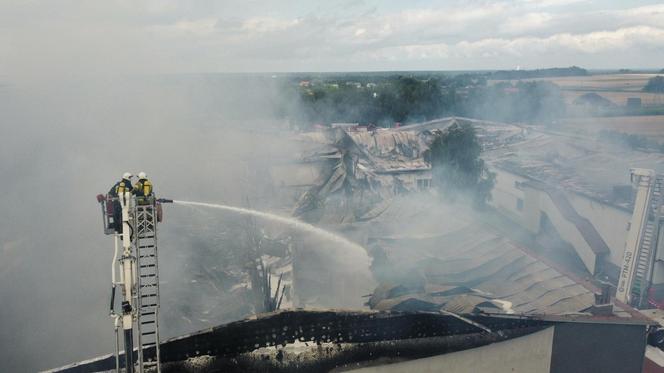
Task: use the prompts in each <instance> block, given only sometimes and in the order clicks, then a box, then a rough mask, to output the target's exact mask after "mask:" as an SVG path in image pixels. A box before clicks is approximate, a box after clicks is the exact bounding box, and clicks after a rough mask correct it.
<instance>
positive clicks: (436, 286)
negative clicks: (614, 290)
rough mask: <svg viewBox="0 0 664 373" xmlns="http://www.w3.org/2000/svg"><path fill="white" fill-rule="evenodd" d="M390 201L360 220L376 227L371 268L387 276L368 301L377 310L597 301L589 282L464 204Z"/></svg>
mask: <svg viewBox="0 0 664 373" xmlns="http://www.w3.org/2000/svg"><path fill="white" fill-rule="evenodd" d="M431 198H436V197H433V196H431ZM387 205H388V207H387V208H386V209H384V210H383V211H382V213H380V214H378V215H377V216H375V217H374V218H372V219H370V220H368V221H367V222H366V223H357V224H365V225H367V230H369V231H370V232H371V233H370V236H369V237H368V241H369V242H370V248H369V250H370V251H371V252H372V254H373V257H374V264H373V265H374V268H373V270H374V273H376V276H377V277H379V280H382V284H381V286H379V288H378V289H377V291H376V292H375V293H374V295H373V296H372V298H371V299H370V301H369V305H370V306H371V307H372V308H374V309H378V310H385V309H392V310H437V309H443V310H446V311H450V312H455V313H470V312H475V311H479V310H481V311H484V312H491V313H517V314H565V313H574V312H583V311H585V310H587V309H589V308H590V307H591V306H592V305H593V303H594V293H593V291H591V290H590V289H589V288H587V287H586V286H584V285H583V284H581V283H579V282H577V281H576V280H575V279H572V278H570V277H568V276H567V275H566V274H563V273H561V272H560V271H559V270H557V269H555V268H553V267H551V266H550V265H549V264H548V263H545V262H544V261H542V260H541V259H540V258H539V257H537V256H536V255H533V253H531V252H529V251H528V250H526V249H524V248H522V247H521V246H519V245H518V244H516V243H515V242H513V241H511V240H510V239H508V238H506V237H503V236H501V235H500V234H499V233H498V232H496V231H495V230H494V229H492V228H491V227H490V226H489V225H487V224H484V223H482V222H481V221H480V220H478V219H477V218H476V217H474V216H472V215H471V214H472V213H471V212H470V211H465V210H466V209H465V208H464V207H463V206H454V205H443V204H442V203H441V205H440V206H436V207H432V206H431V205H430V203H427V201H425V200H422V198H420V197H399V198H396V199H395V200H393V201H391V202H389V203H388V204H387ZM441 225H442V227H443V228H440V227H441ZM358 228H359V227H358ZM358 230H361V229H358ZM380 277H382V279H380Z"/></svg>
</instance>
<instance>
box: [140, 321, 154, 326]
mask: <svg viewBox="0 0 664 373" xmlns="http://www.w3.org/2000/svg"><path fill="white" fill-rule="evenodd" d="M154 323H155V321H154V320H148V321H141V325H148V324H154Z"/></svg>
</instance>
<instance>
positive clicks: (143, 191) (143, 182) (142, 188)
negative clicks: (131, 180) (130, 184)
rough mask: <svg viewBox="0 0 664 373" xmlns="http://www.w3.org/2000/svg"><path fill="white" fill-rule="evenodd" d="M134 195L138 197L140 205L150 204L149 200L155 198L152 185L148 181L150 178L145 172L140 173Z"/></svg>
mask: <svg viewBox="0 0 664 373" xmlns="http://www.w3.org/2000/svg"><path fill="white" fill-rule="evenodd" d="M132 193H134V195H135V196H136V201H137V202H138V203H139V204H144V203H148V202H149V199H150V198H151V197H153V196H154V191H153V189H152V183H151V182H150V180H148V176H147V175H146V174H145V172H139V173H138V181H137V182H136V184H135V185H134V190H133V192H132Z"/></svg>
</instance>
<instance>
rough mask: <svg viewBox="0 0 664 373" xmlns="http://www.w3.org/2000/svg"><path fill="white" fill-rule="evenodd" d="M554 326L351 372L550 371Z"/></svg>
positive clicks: (520, 372) (513, 372) (500, 372)
mask: <svg viewBox="0 0 664 373" xmlns="http://www.w3.org/2000/svg"><path fill="white" fill-rule="evenodd" d="M554 328H555V327H549V328H547V329H544V330H541V331H539V332H536V333H533V334H529V335H526V336H523V337H519V338H514V339H510V340H507V341H504V342H499V343H493V344H490V345H487V346H482V347H477V348H473V349H470V350H464V351H459V352H453V353H449V354H445V355H438V356H433V357H428V358H424V359H416V360H410V361H406V362H402V363H394V364H383V365H378V366H373V367H367V368H361V369H355V370H351V372H357V373H373V372H376V373H378V372H381V373H383V372H406V373H414V372H419V373H433V372H446V373H456V372H458V373H466V372H482V373H503V372H505V373H507V372H510V373H548V372H550V371H551V354H552V351H553V333H554Z"/></svg>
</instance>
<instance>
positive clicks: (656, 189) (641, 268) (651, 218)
mask: <svg viewBox="0 0 664 373" xmlns="http://www.w3.org/2000/svg"><path fill="white" fill-rule="evenodd" d="M652 182H653V186H652V194H651V198H650V206H648V220H647V223H646V226H645V229H644V231H643V237H642V239H641V242H640V244H639V251H638V258H637V262H636V270H635V272H634V283H633V287H632V299H634V300H637V299H638V302H635V303H636V304H637V305H638V306H643V305H644V304H645V303H647V297H648V295H647V294H646V292H647V291H648V287H649V282H650V276H651V273H652V263H653V260H654V254H655V250H656V245H657V242H656V241H657V236H658V234H659V232H658V231H659V209H660V205H661V203H662V182H663V180H662V179H661V178H659V177H657V178H656V179H655V180H652Z"/></svg>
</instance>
